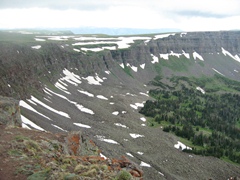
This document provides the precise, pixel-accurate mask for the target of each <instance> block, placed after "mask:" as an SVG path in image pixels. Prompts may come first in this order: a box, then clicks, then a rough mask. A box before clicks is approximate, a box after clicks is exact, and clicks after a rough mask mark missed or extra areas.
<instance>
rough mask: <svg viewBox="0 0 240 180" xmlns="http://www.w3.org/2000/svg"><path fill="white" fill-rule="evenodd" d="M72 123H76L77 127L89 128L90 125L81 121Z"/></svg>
mask: <svg viewBox="0 0 240 180" xmlns="http://www.w3.org/2000/svg"><path fill="white" fill-rule="evenodd" d="M73 124H74V125H76V126H79V127H83V128H87V129H90V128H91V126H89V125H86V124H81V123H73Z"/></svg>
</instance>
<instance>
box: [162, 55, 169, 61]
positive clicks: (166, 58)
mask: <svg viewBox="0 0 240 180" xmlns="http://www.w3.org/2000/svg"><path fill="white" fill-rule="evenodd" d="M160 58H162V59H165V60H168V59H169V58H168V54H160Z"/></svg>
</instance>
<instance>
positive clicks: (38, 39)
mask: <svg viewBox="0 0 240 180" xmlns="http://www.w3.org/2000/svg"><path fill="white" fill-rule="evenodd" d="M34 39H35V40H36V41H46V40H45V39H40V38H34Z"/></svg>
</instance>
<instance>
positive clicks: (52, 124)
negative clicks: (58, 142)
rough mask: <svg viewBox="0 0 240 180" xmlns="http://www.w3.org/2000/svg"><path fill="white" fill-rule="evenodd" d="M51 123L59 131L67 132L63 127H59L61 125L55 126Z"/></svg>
mask: <svg viewBox="0 0 240 180" xmlns="http://www.w3.org/2000/svg"><path fill="white" fill-rule="evenodd" d="M51 125H52V126H54V127H55V128H57V129H60V130H61V131H64V132H68V131H66V130H64V129H63V128H61V127H59V126H57V125H54V124H51Z"/></svg>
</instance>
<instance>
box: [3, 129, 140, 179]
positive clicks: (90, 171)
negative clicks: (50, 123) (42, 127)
mask: <svg viewBox="0 0 240 180" xmlns="http://www.w3.org/2000/svg"><path fill="white" fill-rule="evenodd" d="M6 127H7V126H5V125H0V137H1V141H0V142H1V143H0V159H1V163H0V177H1V180H7V179H18V180H23V179H28V180H33V179H59V180H61V179H62V180H63V179H83V180H109V179H116V180H123V179H127V180H141V179H143V171H142V170H141V168H140V167H139V166H138V165H136V164H135V163H133V162H131V161H130V160H128V159H127V158H126V157H122V158H121V159H105V158H104V157H101V156H100V152H101V151H100V150H99V149H98V147H97V146H96V145H95V143H94V142H93V141H91V140H89V139H87V138H84V136H83V135H82V134H81V132H71V133H70V134H52V133H49V132H40V131H35V130H28V129H23V128H16V127H15V128H14V127H12V128H9V127H8V128H6Z"/></svg>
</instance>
